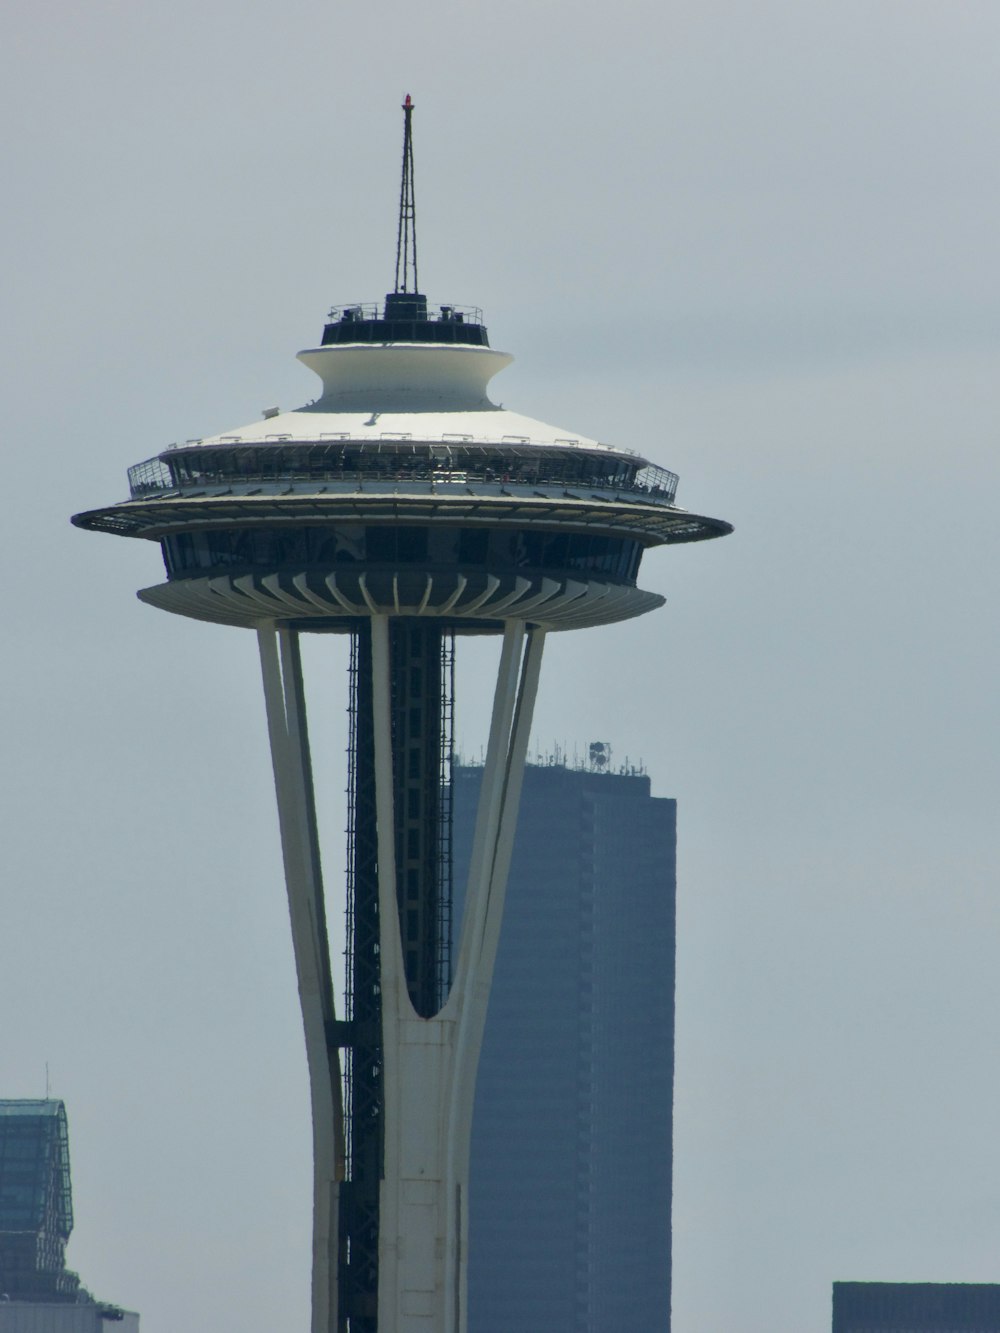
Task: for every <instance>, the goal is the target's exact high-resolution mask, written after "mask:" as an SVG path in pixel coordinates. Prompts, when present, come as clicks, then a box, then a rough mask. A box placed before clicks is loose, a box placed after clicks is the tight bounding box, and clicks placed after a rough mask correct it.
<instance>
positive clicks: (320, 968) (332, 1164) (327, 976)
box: [257, 627, 344, 1333]
mask: <svg viewBox="0 0 1000 1333" xmlns="http://www.w3.org/2000/svg"><path fill="white" fill-rule="evenodd" d="M257 638H258V644H259V647H260V661H261V673H262V675H263V680H264V702H265V706H266V709H267V727H268V735H269V739H270V743H271V762H272V765H273V768H274V788H275V795H276V797H277V803H278V823H279V827H280V830H281V851H282V858H283V860H284V868H285V884H286V886H287V891H288V911H289V917H290V919H291V927H292V945H293V949H294V954H295V970H296V975H297V979H298V988H299V1000H300V1003H301V1006H302V1022H303V1027H304V1029H305V1040H306V1059H307V1062H308V1067H309V1089H310V1098H311V1103H312V1130H313V1265H312V1333H336V1330H337V1264H336V1256H337V1249H338V1244H337V1219H338V1198H337V1196H338V1190H339V1182H340V1181H341V1180H342V1179H343V1176H344V1129H343V1108H342V1104H341V1091H340V1061H339V1055H338V1050H337V1047H336V1045H335V1044H332V1043H331V1040H330V1034H331V1032H332V1031H333V1030H334V1026H335V1019H336V1013H335V1008H334V995H333V983H332V978H331V972H330V952H329V944H328V940H327V931H326V911H325V906H324V901H323V880H322V872H321V868H320V858H319V837H318V832H317V826H316V804H315V798H314V795H313V783H312V766H311V762H310V754H309V736H308V732H307V728H306V711H305V697H304V693H303V688H302V662H301V656H300V652H299V642H298V635H297V634H296V633H295V632H294V631H293V630H287V629H277V630H276V629H274V628H273V627H268V628H262V629H260V630H259V631H258V635H257Z"/></svg>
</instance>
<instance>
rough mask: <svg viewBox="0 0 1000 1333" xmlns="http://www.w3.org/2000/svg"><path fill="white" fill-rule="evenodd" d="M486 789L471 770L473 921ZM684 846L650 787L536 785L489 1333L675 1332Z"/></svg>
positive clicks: (473, 1186)
mask: <svg viewBox="0 0 1000 1333" xmlns="http://www.w3.org/2000/svg"><path fill="white" fill-rule="evenodd" d="M592 748H593V747H592ZM602 748H603V747H602ZM481 779H482V769H480V768H476V767H469V766H463V765H459V766H457V767H456V769H455V774H454V819H455V868H456V915H457V913H458V911H459V910H460V907H461V901H462V883H461V881H462V870H463V868H464V866H465V865H466V863H467V861H468V855H469V851H470V848H471V838H472V826H473V820H474V813H475V807H476V801H477V798H478V793H479V787H480V784H481ZM675 847H676V804H675V802H674V801H672V800H667V799H663V798H659V797H654V796H652V795H651V793H650V780H649V778H648V777H646V776H645V775H642V774H637V773H614V772H609V771H604V772H600V771H594V770H593V768H590V767H588V768H586V769H575V768H572V767H568V766H566V765H565V764H562V763H551V764H546V765H544V766H536V765H529V766H528V767H527V770H526V772H525V778H524V788H523V796H522V804H521V812H520V817H519V822H518V827H517V834H516V837H515V843H514V854H513V859H512V862H511V871H510V881H509V884H508V889H507V903H506V908H505V916H504V925H503V932H502V935H501V940H500V948H499V952H498V955H497V963H496V971H495V974H494V982H493V991H492V995H491V998H490V1007H489V1012H488V1016H487V1021H486V1031H485V1035H484V1039H483V1050H482V1056H481V1060H480V1067H479V1081H478V1086H477V1092H476V1109H475V1115H474V1118H473V1133H472V1167H471V1176H470V1204H469V1206H470V1259H469V1315H470V1326H471V1327H472V1328H474V1329H475V1330H476V1333H509V1331H510V1330H511V1329H545V1330H546V1333H606V1330H609V1329H636V1330H642V1333H666V1330H668V1329H669V1327H670V1204H671V1159H672V1132H671V1130H672V1101H673V1033H674V940H675V886H676V878H675Z"/></svg>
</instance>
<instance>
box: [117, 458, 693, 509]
mask: <svg viewBox="0 0 1000 1333" xmlns="http://www.w3.org/2000/svg"><path fill="white" fill-rule="evenodd" d="M428 461H429V462H433V460H428ZM678 480H679V478H678V476H677V474H676V473H675V472H670V471H668V470H667V469H666V468H661V467H656V466H654V465H653V464H649V465H648V466H647V467H645V468H642V469H640V470H639V472H637V473H636V475H635V476H634V477H633V478H632V479H631V480H624V479H621V478H619V479H614V478H600V477H593V478H590V477H574V476H567V475H566V474H565V473H562V474H560V473H558V472H555V471H553V472H549V471H547V470H546V471H543V470H538V471H535V472H534V473H532V474H530V475H527V476H518V475H515V474H512V473H497V472H496V471H494V470H492V469H486V470H483V471H477V470H473V469H469V468H442V467H434V466H431V467H427V468H422V469H419V470H417V469H408V470H401V469H397V470H392V469H377V468H351V469H346V468H345V469H343V470H339V471H336V472H334V471H332V470H330V469H327V470H325V471H324V472H322V473H317V472H313V471H310V470H308V469H302V470H293V469H290V468H287V467H286V468H283V469H278V470H275V471H274V472H264V471H260V472H241V473H240V475H239V477H234V476H232V475H229V476H226V475H223V474H220V473H216V474H214V475H212V474H209V473H207V472H206V473H205V474H203V475H202V476H200V477H192V478H191V479H190V480H189V481H183V482H178V481H175V480H174V478H173V477H172V476H171V474H170V469H169V468H168V467H167V465H166V464H165V463H163V461H162V460H161V459H158V458H155V459H149V460H148V461H147V462H145V463H140V464H137V466H136V467H133V468H129V489H130V492H131V498H132V499H133V500H141V499H146V498H148V497H150V496H160V497H162V496H165V495H167V494H173V495H182V494H184V493H185V492H192V491H203V490H204V489H205V488H206V487H216V486H227V487H232V486H233V485H234V484H237V485H239V486H240V488H241V489H242V488H244V487H248V486H255V485H256V486H269V487H270V486H275V487H282V486H294V485H295V484H296V483H297V482H304V481H305V482H310V483H312V484H313V485H315V486H322V485H329V484H337V483H345V482H350V483H352V484H356V485H358V486H359V487H360V486H363V484H364V483H365V482H368V483H372V482H375V483H380V484H381V485H383V486H392V485H397V486H398V485H426V486H427V489H428V491H430V492H433V491H434V490H435V489H437V488H438V487H444V486H447V487H451V486H463V487H467V488H468V487H474V486H493V487H499V488H501V489H503V488H506V487H516V488H517V490H518V491H519V492H523V491H525V490H531V489H533V488H537V487H539V486H558V487H560V488H562V489H563V490H568V491H571V492H572V491H581V492H590V493H593V492H609V493H612V494H623V493H624V494H630V495H642V496H644V497H647V498H648V499H650V500H653V501H655V502H657V503H661V504H673V502H674V498H675V496H676V493H677V484H678Z"/></svg>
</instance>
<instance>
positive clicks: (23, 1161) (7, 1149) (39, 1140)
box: [0, 1100, 73, 1262]
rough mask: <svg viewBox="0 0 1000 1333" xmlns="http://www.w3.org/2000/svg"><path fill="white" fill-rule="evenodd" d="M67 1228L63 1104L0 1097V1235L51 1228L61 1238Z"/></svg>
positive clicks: (69, 1226)
mask: <svg viewBox="0 0 1000 1333" xmlns="http://www.w3.org/2000/svg"><path fill="white" fill-rule="evenodd" d="M72 1230H73V1194H72V1188H71V1185H70V1175H69V1130H68V1126H67V1121H66V1107H65V1106H64V1105H63V1103H62V1102H61V1101H54V1100H44V1101H42V1100H37V1101H36V1100H25V1101H9V1100H6V1101H0V1236H2V1233H4V1232H21V1231H35V1232H39V1233H43V1232H51V1233H52V1235H54V1236H58V1237H60V1238H61V1239H62V1240H63V1241H65V1240H68V1239H69V1235H70V1232H71V1231H72ZM0 1262H2V1259H0Z"/></svg>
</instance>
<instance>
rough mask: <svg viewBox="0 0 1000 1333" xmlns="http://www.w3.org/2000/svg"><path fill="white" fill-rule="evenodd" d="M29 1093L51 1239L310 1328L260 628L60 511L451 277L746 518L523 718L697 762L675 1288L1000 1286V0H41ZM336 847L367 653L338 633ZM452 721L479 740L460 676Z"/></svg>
mask: <svg viewBox="0 0 1000 1333" xmlns="http://www.w3.org/2000/svg"><path fill="white" fill-rule="evenodd" d="M3 28H4V49H5V53H6V57H7V58H6V61H5V78H4V81H3V84H2V86H0V101H2V104H3V115H4V123H5V124H6V126H7V130H8V132H7V135H6V136H5V143H4V145H3V147H2V150H0V152H2V155H3V161H2V167H3V180H4V183H5V187H6V191H7V200H8V202H7V205H6V207H5V209H4V210H3V213H2V216H0V235H2V241H3V254H4V255H5V256H6V260H7V263H6V269H5V274H4V287H5V294H6V301H5V305H6V308H7V318H6V319H5V321H4V329H3V337H4V341H5V347H4V356H3V363H2V364H3V372H4V374H5V377H6V383H5V392H4V407H5V434H6V447H5V452H4V460H5V461H4V485H5V488H6V493H7V496H8V501H9V503H8V506H7V517H6V522H5V523H4V526H3V529H2V533H0V539H2V541H3V546H4V551H5V561H4V566H3V567H4V569H5V570H6V584H5V586H6V589H7V598H8V610H7V628H8V633H7V636H6V651H5V652H4V654H3V659H2V668H0V670H2V682H3V689H2V694H0V699H2V707H3V723H2V726H3V752H4V755H5V758H6V763H5V770H4V772H5V776H4V784H3V801H2V803H0V823H2V837H0V846H2V848H3V886H4V887H3V909H2V915H0V922H2V936H0V950H2V954H0V1012H2V1013H3V1014H4V1015H5V1021H4V1023H3V1029H2V1033H3V1036H2V1040H0V1094H2V1095H4V1096H38V1095H41V1094H42V1093H43V1092H44V1089H45V1062H46V1061H48V1063H49V1067H50V1071H51V1081H52V1091H53V1093H54V1094H56V1095H58V1096H61V1097H64V1098H65V1099H66V1101H67V1104H68V1108H69V1115H70V1128H71V1140H72V1151H73V1168H74V1183H75V1196H76V1205H77V1219H78V1221H77V1231H76V1233H75V1235H74V1238H73V1241H72V1243H71V1246H70V1257H71V1261H72V1264H73V1266H74V1267H76V1268H78V1269H79V1271H80V1272H81V1274H82V1275H83V1278H84V1280H85V1281H86V1282H87V1283H88V1285H90V1286H91V1287H92V1289H94V1290H95V1291H96V1292H97V1293H98V1294H99V1295H101V1296H102V1297H104V1298H107V1299H111V1300H115V1301H118V1302H120V1303H122V1304H126V1305H128V1306H130V1307H132V1308H136V1309H138V1310H140V1311H141V1313H142V1316H143V1326H144V1329H145V1331H146V1333H168V1331H169V1330H173V1329H176V1328H179V1327H183V1328H185V1329H191V1330H193V1333H202V1330H204V1333H209V1331H211V1333H237V1330H238V1331H239V1333H244V1331H245V1330H246V1329H256V1328H266V1327H282V1328H293V1327H302V1328H305V1327H306V1326H307V1322H306V1321H307V1314H306V1304H307V1292H308V1273H307V1266H308V1253H309V1240H308V1233H309V1162H308V1150H309V1135H308V1104H307V1097H306V1083H305V1065H304V1059H303V1052H302V1042H301V1036H300V1031H299V1019H298V1013H297V1009H296V1000H295V990H294V980H293V972H292V960H291V949H290V945H289V940H288V930H287V921H286V914H285V906H284V900H283V890H282V885H281V874H280V862H279V852H278V840H277V828H276V819H275V816H274V813H273V799H272V792H271V788H270V775H269V768H268V759H267V753H266V738H265V729H264V722H263V709H262V704H261V699H260V686H259V680H258V672H257V664H256V660H255V649H254V643H253V639H252V636H250V635H248V634H246V633H245V632H242V631H238V630H225V629H221V628H217V627H213V626H205V625H200V624H196V623H194V622H187V621H184V620H182V619H179V618H174V617H169V616H165V615H162V614H160V613H158V612H155V611H152V610H150V609H148V608H145V607H143V606H141V605H140V604H139V603H138V602H137V601H136V600H135V597H134V591H135V589H136V588H137V587H139V586H143V585H145V584H148V583H153V582H156V581H158V580H159V577H160V573H161V567H160V565H159V557H158V554H157V552H156V549H155V548H154V547H151V546H150V547H148V548H147V547H146V546H145V545H142V544H139V543H125V542H121V541H115V540H112V539H110V538H103V537H92V536H88V535H85V534H82V533H80V532H78V531H76V530H74V529H71V528H70V526H69V523H68V516H69V514H70V513H71V512H74V511H76V510H79V509H84V508H88V507H92V506H96V505H99V504H102V503H106V502H109V501H112V500H115V499H119V498H123V497H124V495H125V493H126V487H125V468H126V466H127V465H129V464H131V463H134V462H137V461H139V460H140V459H142V458H145V457H148V456H149V455H151V454H154V453H156V452H158V451H159V450H160V449H161V448H162V447H164V446H165V445H166V444H168V443H169V442H171V441H173V440H183V439H185V438H187V437H190V436H201V435H203V434H208V433H211V432H213V431H217V430H221V429H225V428H226V427H232V426H235V425H238V424H240V423H243V422H246V421H249V420H252V419H254V418H255V417H256V416H257V415H258V413H259V411H260V409H261V408H262V407H264V406H265V405H269V404H271V403H279V404H281V406H283V407H291V406H295V405H297V404H298V403H300V402H303V401H305V400H307V399H309V398H311V397H313V396H314V383H315V381H314V380H313V378H312V376H310V375H309V373H308V372H307V371H305V370H304V369H303V368H301V367H299V366H298V365H297V364H296V363H295V361H294V359H293V357H294V353H295V351H297V350H298V349H299V348H300V347H304V346H308V345H310V344H313V343H315V342H316V341H317V339H318V337H319V333H320V329H321V326H322V322H323V316H324V314H325V311H326V309H327V307H328V306H329V304H331V303H333V302H340V301H351V300H378V299H380V298H381V296H382V294H383V293H384V292H385V291H386V289H387V287H388V286H389V285H391V276H392V264H393V246H394V240H395V221H394V210H395V195H396V190H397V172H398V166H399V137H400V121H401V116H400V112H399V103H400V101H401V100H402V95H403V94H404V93H405V92H410V93H412V95H413V97H414V100H415V102H416V105H417V113H416V121H415V142H416V158H417V209H418V223H419V234H420V261H421V262H420V272H421V279H422V286H423V287H424V289H425V290H426V291H427V292H428V294H429V295H430V296H431V297H432V299H437V300H438V301H447V300H455V301H458V302H466V303H476V304H479V305H482V306H483V307H484V309H485V311H486V316H487V321H488V323H489V326H490V333H491V339H492V341H493V344H494V346H497V347H500V348H502V349H503V350H506V351H510V352H513V353H514V354H515V355H516V357H517V361H516V363H515V365H514V366H513V367H512V368H511V369H510V370H508V371H505V372H504V374H503V375H502V377H501V378H500V379H499V380H497V381H496V383H495V386H494V387H495V389H496V391H497V397H498V398H499V399H500V400H502V401H503V402H504V403H505V404H506V405H507V406H511V407H515V408H516V409H518V410H520V411H523V412H527V413H529V414H532V415H535V416H539V417H541V418H542V419H545V420H550V421H554V422H558V423H560V424H564V425H565V426H566V427H567V428H569V429H572V430H577V431H580V432H583V433H586V434H588V435H591V436H597V437H598V438H601V439H604V440H607V441H609V442H614V443H616V444H624V445H629V446H632V447H634V448H637V449H640V450H641V451H643V452H645V453H648V455H649V456H650V457H651V458H653V459H654V460H655V461H656V462H658V463H661V464H663V465H666V466H668V467H671V468H673V469H675V470H676V471H678V472H679V473H680V474H681V489H680V493H679V499H680V502H681V503H683V504H685V505H687V506H688V507H690V508H692V509H695V510H699V511H701V512H707V513H709V514H712V515H716V516H719V517H723V518H726V519H729V520H730V521H732V522H733V523H734V524H735V525H736V533H735V534H734V535H733V536H732V537H729V538H727V539H726V540H725V541H720V542H714V543H709V544H706V545H704V546H697V545H696V546H694V547H691V548H688V549H679V550H676V551H664V552H661V553H658V554H657V553H653V554H651V555H650V556H649V557H647V560H646V562H645V566H644V577H643V579H642V583H643V585H644V586H646V587H648V588H653V589H656V590H660V591H663V592H664V593H666V595H667V597H668V599H669V601H668V606H667V608H666V609H665V610H664V611H663V612H660V613H657V614H655V615H651V616H648V617H646V618H645V619H643V620H641V621H637V622H633V623H631V624H629V625H626V626H623V627H616V628H613V629H606V630H593V631H588V632H585V633H581V634H577V635H573V636H566V637H563V636H557V637H556V639H555V641H554V642H552V644H551V648H550V649H549V650H547V651H548V662H547V667H546V672H545V676H544V683H543V689H542V695H541V698H540V703H539V713H538V726H537V736H538V740H539V742H540V743H541V744H543V745H550V744H551V743H552V742H554V741H558V742H559V743H560V744H563V743H565V744H568V745H569V746H570V747H571V748H572V746H573V744H574V743H581V744H582V743H585V742H586V741H588V740H590V739H595V738H601V739H608V740H610V741H611V742H612V744H613V745H614V748H615V752H616V755H618V756H619V757H624V756H625V755H629V756H630V757H632V758H638V757H641V758H643V759H644V760H645V762H646V764H647V766H648V768H649V770H650V772H651V774H652V776H653V783H654V791H655V792H656V793H657V794H660V795H672V796H676V797H677V798H678V801H679V803H680V812H679V814H680V830H681V849H680V867H679V869H680V902H679V925H680V934H679V984H678V1015H677V1018H678V1069H677V1079H678V1082H677V1106H676V1197H675V1213H674V1218H675V1253H674V1262H675V1312H674V1328H675V1333H820V1330H825V1329H827V1328H828V1327H829V1292H830V1283H831V1282H832V1281H833V1280H834V1279H838V1278H850V1279H865V1278H869V1279H895V1280H942V1281H944V1280H951V1281H992V1280H996V1279H998V1278H1000V1267H998V1260H997V1256H998V1254H1000V1147H998V1136H997V1132H996V1106H997V1103H998V1101H1000V1074H998V1072H997V1060H996V1048H997V1042H998V1022H1000V1020H998V1017H997V1015H998V1013H1000V969H998V967H997V965H996V958H997V953H998V948H997V945H998V937H1000V895H998V894H997V892H996V888H997V862H998V833H997V819H996V813H995V806H996V792H997V779H998V767H1000V764H998V757H997V755H998V750H997V705H996V690H997V685H996V682H997V675H998V666H1000V661H998V659H1000V634H998V629H997V618H996V606H997V593H998V591H1000V589H998V582H1000V576H998V572H997V571H998V568H1000V562H998V560H997V554H998V552H997V545H998V541H997V537H996V524H995V519H994V510H995V507H996V495H997V491H998V485H1000V466H998V461H997V450H996V439H997V427H996V400H997V387H996V383H997V374H996V371H997V352H998V348H1000V271H998V265H997V262H996V247H997V239H996V238H997V235H998V231H1000V228H998V223H1000V185H998V178H997V171H996V139H997V132H998V129H1000V108H998V94H997V74H998V70H997V63H998V61H997V51H998V48H1000V9H998V8H997V6H996V5H995V4H993V3H975V2H973V0H938V2H937V3H928V2H927V0H837V3H835V4H834V3H830V2H828V0H814V2H813V3H811V4H808V5H802V4H800V3H794V2H793V0H773V2H772V0H764V2H762V3H755V4H753V5H747V4H745V3H736V0H731V2H730V3H721V2H720V0H699V3H697V4H696V3H694V0H685V3H679V2H674V0H656V3H653V2H652V0H648V2H647V0H637V2H634V3H633V2H628V0H626V3H619V4H614V5H612V4H607V3H600V2H596V3H592V4H589V5H583V6H580V5H574V6H571V5H569V4H568V3H562V4H553V3H546V2H545V0H531V3H528V2H527V0H506V3H505V4H503V5H486V4H482V3H474V2H471V0H461V2H459V0H450V2H444V0H425V2H424V3H423V4H420V5H414V4H412V3H410V4H404V3H400V2H399V0H386V2H385V3H378V4H368V5H364V6H363V5H361V4H360V3H345V0H326V3H324V4H318V3H314V2H313V0H285V2H284V3H283V4H282V5H280V6H279V5H277V4H274V3H264V0H239V3H237V2H236V0H199V3H194V0H174V3H173V4H171V5H170V6H164V5H155V6H154V5H152V4H149V3H146V2H145V0H132V2H131V3H127V4H126V3H124V2H123V0H94V3H92V4H89V5H87V6H80V5H70V4H68V3H67V0H56V3H55V4H53V5H48V6H38V5H36V4H33V3H28V0H8V4H7V6H6V8H5V15H4V19H3ZM309 657H310V666H311V668H312V671H313V674H312V686H313V688H312V696H313V697H312V701H311V702H312V710H313V732H314V740H315V741H316V743H317V748H319V747H320V746H322V749H323V751H324V754H325V758H324V761H323V764H322V766H321V771H320V780H321V791H322V794H323V803H324V811H325V818H326V821H327V823H328V826H329V830H330V838H329V858H328V860H329V863H328V877H329V880H330V887H331V889H332V890H336V891H339V878H340V869H339V867H340V859H339V858H340V854H341V843H342V835H341V829H342V826H343V813H342V809H341V806H340V804H339V803H340V801H341V793H342V789H343V786H344V773H343V747H344V743H345V737H344V727H343V720H344V719H343V708H344V698H345V696H344V680H343V674H342V666H343V653H342V650H341V647H340V646H338V645H337V644H336V643H320V644H317V645H314V646H312V647H311V651H310V654H309ZM464 675H465V677H466V678H467V679H466V685H467V688H466V692H465V694H464V696H463V698H462V699H461V701H460V705H461V707H460V720H459V730H460V734H461V736H462V738H463V741H464V743H465V744H466V747H467V748H468V749H472V748H475V747H476V746H477V745H478V743H479V740H480V739H481V731H482V728H481V726H480V723H479V722H478V720H477V718H476V716H475V715H476V713H477V711H480V710H481V707H482V698H481V693H480V691H479V687H478V684H477V682H476V681H475V680H474V679H471V677H472V676H474V672H472V671H470V670H468V669H467V670H466V672H465V673H464Z"/></svg>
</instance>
